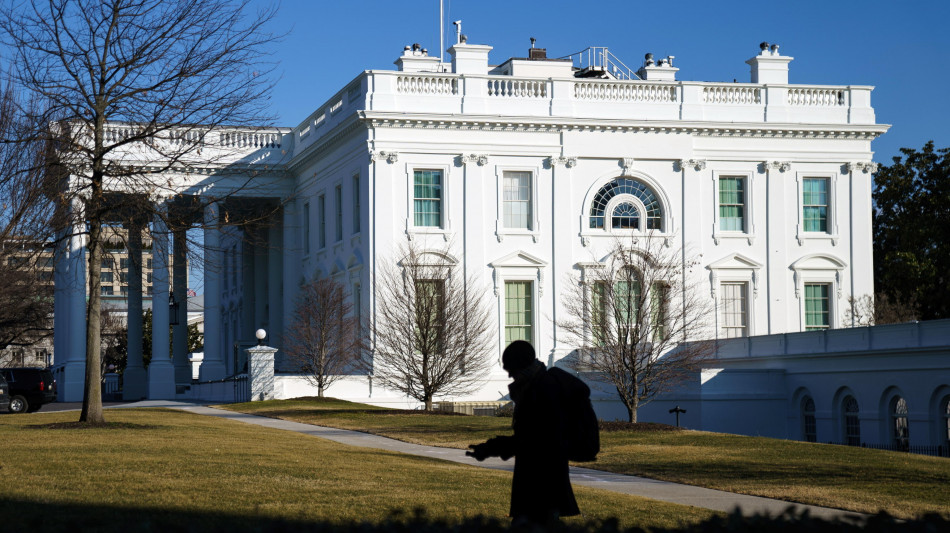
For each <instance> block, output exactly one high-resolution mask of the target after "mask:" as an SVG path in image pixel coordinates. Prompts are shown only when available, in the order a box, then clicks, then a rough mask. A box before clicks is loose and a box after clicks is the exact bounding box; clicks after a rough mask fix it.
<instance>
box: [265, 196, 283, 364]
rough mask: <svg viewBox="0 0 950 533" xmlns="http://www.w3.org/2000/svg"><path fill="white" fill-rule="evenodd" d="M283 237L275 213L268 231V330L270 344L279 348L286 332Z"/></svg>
mask: <svg viewBox="0 0 950 533" xmlns="http://www.w3.org/2000/svg"><path fill="white" fill-rule="evenodd" d="M282 238H283V229H282V228H281V225H280V219H279V218H278V217H277V215H275V216H274V220H273V224H272V225H271V226H270V227H269V228H268V233H267V330H268V331H270V332H271V333H270V336H271V337H270V339H269V340H270V345H271V346H273V347H275V348H277V349H280V348H282V347H283V332H284V326H283V308H282V304H283V293H284V291H283V285H284V284H283V276H282V274H283V268H284V265H283V256H282V254H281V251H282V249H283V246H282Z"/></svg>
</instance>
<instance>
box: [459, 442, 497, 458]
mask: <svg viewBox="0 0 950 533" xmlns="http://www.w3.org/2000/svg"><path fill="white" fill-rule="evenodd" d="M468 447H469V448H471V449H472V451H470V452H465V455H467V456H469V457H474V458H475V459H477V460H478V461H484V460H485V459H486V458H488V457H491V452H490V451H489V445H488V443H487V442H483V443H481V444H469V445H468Z"/></svg>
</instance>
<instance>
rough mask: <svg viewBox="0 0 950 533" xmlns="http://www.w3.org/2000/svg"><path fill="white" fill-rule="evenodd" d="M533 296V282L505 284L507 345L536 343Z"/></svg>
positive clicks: (507, 282) (510, 282)
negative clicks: (516, 342)
mask: <svg viewBox="0 0 950 533" xmlns="http://www.w3.org/2000/svg"><path fill="white" fill-rule="evenodd" d="M531 295H532V282H530V281H506V282H505V345H508V344H511V343H512V342H514V341H518V340H521V341H528V342H534V336H533V331H532V327H533V323H534V316H533V312H532V309H531Z"/></svg>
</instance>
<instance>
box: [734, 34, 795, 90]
mask: <svg viewBox="0 0 950 533" xmlns="http://www.w3.org/2000/svg"><path fill="white" fill-rule="evenodd" d="M759 49H760V52H759V55H757V56H755V57H753V58H752V59H750V60H748V61H746V64H748V65H749V67H750V71H751V78H752V83H761V84H767V85H788V64H789V63H790V62H791V61H792V59H795V58H793V57H789V56H783V55H780V54H779V52H778V45H777V44H772V45H771V46H770V45H769V43H766V42H763V43H761V44H759Z"/></svg>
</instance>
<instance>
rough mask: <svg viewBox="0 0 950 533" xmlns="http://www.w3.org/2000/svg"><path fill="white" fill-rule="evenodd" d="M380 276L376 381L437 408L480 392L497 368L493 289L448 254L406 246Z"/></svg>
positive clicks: (374, 336)
mask: <svg viewBox="0 0 950 533" xmlns="http://www.w3.org/2000/svg"><path fill="white" fill-rule="evenodd" d="M396 254H397V256H398V258H395V259H394V260H393V261H392V262H390V263H387V264H384V266H382V267H381V268H380V270H379V272H378V274H377V277H376V294H375V300H376V313H375V317H374V319H373V320H372V321H371V322H370V323H369V330H370V333H371V335H372V339H373V348H374V350H373V354H372V357H373V359H372V368H373V376H374V377H375V378H376V379H377V380H379V382H380V383H382V384H383V385H385V386H387V387H390V388H392V389H395V390H397V391H400V392H403V393H405V394H406V395H407V396H409V397H411V398H414V399H416V400H418V401H420V402H423V404H424V405H425V409H426V410H431V409H432V399H433V398H434V397H435V396H452V395H459V394H466V393H469V392H472V391H474V390H476V389H477V388H478V386H479V384H480V382H481V380H482V379H483V378H484V377H485V374H486V373H487V371H488V368H489V364H490V357H489V351H490V349H491V346H492V335H491V333H492V331H493V328H492V327H491V308H490V306H489V304H488V302H487V300H486V294H487V291H486V290H484V288H482V287H479V286H478V285H477V284H476V283H475V281H474V279H468V280H466V279H465V278H464V276H463V274H462V272H461V268H460V267H459V265H458V264H457V263H456V262H455V261H454V260H453V259H452V256H451V255H450V254H449V252H448V249H447V248H446V249H440V250H434V251H428V250H422V249H420V248H419V247H418V245H416V244H415V243H413V244H410V245H406V246H404V247H401V248H399V249H398V251H397V252H396Z"/></svg>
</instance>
